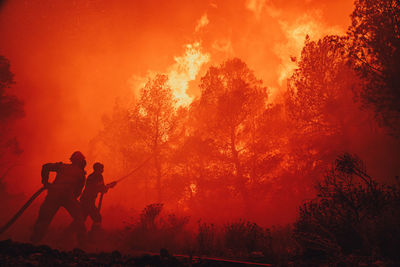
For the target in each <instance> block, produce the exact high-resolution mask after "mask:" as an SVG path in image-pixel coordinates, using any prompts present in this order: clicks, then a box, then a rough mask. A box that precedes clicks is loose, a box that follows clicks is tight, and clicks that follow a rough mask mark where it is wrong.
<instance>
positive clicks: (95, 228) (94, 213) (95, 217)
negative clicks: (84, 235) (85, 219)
mask: <svg viewBox="0 0 400 267" xmlns="http://www.w3.org/2000/svg"><path fill="white" fill-rule="evenodd" d="M85 210H86V211H87V212H88V214H89V216H90V218H91V219H92V221H93V223H92V227H91V229H90V232H89V237H90V238H91V239H92V240H93V239H94V238H95V236H96V235H98V233H99V230H100V229H101V219H102V218H101V215H100V212H99V209H98V208H97V207H96V205H95V200H93V201H87V202H86V203H85Z"/></svg>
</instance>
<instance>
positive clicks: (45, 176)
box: [41, 162, 62, 187]
mask: <svg viewBox="0 0 400 267" xmlns="http://www.w3.org/2000/svg"><path fill="white" fill-rule="evenodd" d="M61 164H62V163H61V162H57V163H46V164H44V165H43V166H42V173H41V176H42V184H43V185H44V186H45V187H47V186H48V185H49V184H50V183H49V174H50V172H58V171H59V170H60V167H61Z"/></svg>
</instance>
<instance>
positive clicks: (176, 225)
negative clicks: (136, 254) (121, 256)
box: [124, 203, 189, 253]
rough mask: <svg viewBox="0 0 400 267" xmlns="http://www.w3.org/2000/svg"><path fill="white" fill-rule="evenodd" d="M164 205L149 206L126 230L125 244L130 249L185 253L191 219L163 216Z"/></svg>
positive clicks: (169, 215)
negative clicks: (165, 249) (167, 250)
mask: <svg viewBox="0 0 400 267" xmlns="http://www.w3.org/2000/svg"><path fill="white" fill-rule="evenodd" d="M162 210H163V204H162V203H154V204H150V205H147V206H146V207H145V208H144V209H143V210H142V212H141V213H140V216H139V218H138V221H136V222H133V223H131V224H130V225H128V226H127V228H126V230H125V234H124V235H125V237H124V240H125V243H126V245H128V247H129V248H132V249H138V250H149V251H159V250H160V249H161V248H168V249H171V250H172V251H174V252H175V253H176V252H181V253H182V252H183V251H185V249H186V248H187V246H188V244H186V243H187V240H188V238H187V236H188V232H187V230H185V226H186V225H187V223H188V222H189V218H188V217H185V216H177V215H175V214H165V213H164V214H161V213H162Z"/></svg>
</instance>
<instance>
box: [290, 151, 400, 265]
mask: <svg viewBox="0 0 400 267" xmlns="http://www.w3.org/2000/svg"><path fill="white" fill-rule="evenodd" d="M318 190H319V194H318V196H317V197H316V198H315V199H314V200H312V201H309V202H307V203H305V204H304V205H303V206H302V207H301V208H300V216H299V219H298V221H297V222H296V223H295V229H294V237H295V239H296V241H297V242H298V244H299V246H300V247H301V250H302V259H303V260H306V261H314V262H331V263H335V262H336V263H339V262H345V263H346V262H347V263H349V264H359V263H361V262H369V263H370V262H374V261H376V260H388V261H398V260H399V254H398V253H396V252H395V250H396V249H395V248H396V247H397V248H398V247H399V246H400V232H399V229H398V228H399V227H398V226H399V225H400V209H399V207H400V206H399V203H400V201H399V200H400V198H399V195H400V194H399V192H400V191H399V187H398V186H387V185H383V184H379V183H378V182H376V181H375V180H374V179H373V178H372V177H370V176H369V175H368V174H367V172H366V168H365V165H364V164H363V162H362V161H361V160H360V159H359V158H358V157H357V156H354V155H350V154H347V153H346V154H343V155H341V156H339V157H338V158H337V160H336V161H335V164H334V166H333V167H332V168H331V169H330V170H329V171H328V172H327V174H326V175H325V179H324V180H323V181H322V182H321V183H320V184H319V186H318Z"/></svg>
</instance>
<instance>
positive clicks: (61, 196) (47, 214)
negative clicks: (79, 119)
mask: <svg viewBox="0 0 400 267" xmlns="http://www.w3.org/2000/svg"><path fill="white" fill-rule="evenodd" d="M70 161H71V163H70V164H66V163H62V162H58V163H47V164H44V165H43V167H42V173H41V176H42V183H43V185H44V186H45V188H46V189H47V196H46V198H45V200H44V201H43V203H42V205H41V206H40V210H39V216H38V218H37V220H36V222H35V224H34V227H33V233H32V236H31V241H32V242H33V243H38V242H40V241H41V240H42V239H43V237H44V236H45V234H46V232H47V230H48V227H49V225H50V223H51V221H52V219H53V217H54V216H55V215H56V213H57V211H58V209H59V208H60V207H64V208H65V209H66V210H67V211H68V213H69V214H70V215H71V217H72V218H73V222H72V226H73V230H74V232H75V233H76V236H77V240H78V242H79V244H80V245H83V244H84V242H85V239H86V228H85V224H84V216H83V213H82V209H81V208H80V205H79V202H78V200H77V198H78V197H79V195H80V194H81V192H82V188H83V186H84V184H85V174H86V172H85V170H84V169H85V166H86V160H85V157H84V156H83V154H82V153H81V152H79V151H76V152H74V153H73V154H72V156H71V157H70ZM50 172H56V177H55V179H54V182H53V183H50V182H49V173H50Z"/></svg>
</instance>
